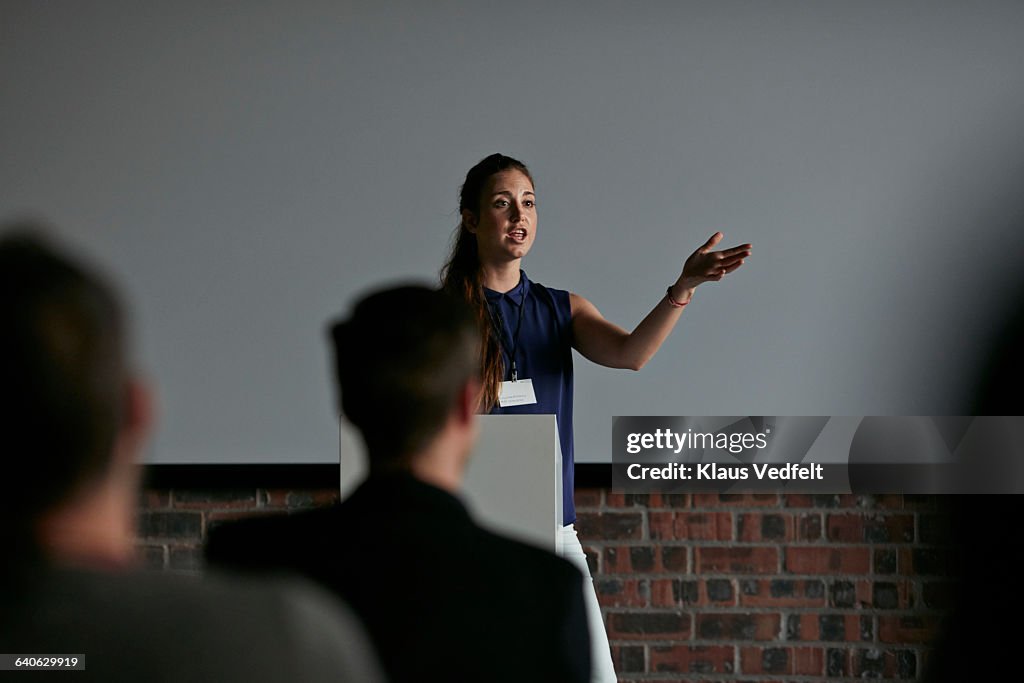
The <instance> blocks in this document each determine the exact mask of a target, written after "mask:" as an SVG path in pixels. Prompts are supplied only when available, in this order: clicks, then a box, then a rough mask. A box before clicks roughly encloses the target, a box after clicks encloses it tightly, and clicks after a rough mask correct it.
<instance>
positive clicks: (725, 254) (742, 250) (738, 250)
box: [715, 244, 751, 258]
mask: <svg viewBox="0 0 1024 683" xmlns="http://www.w3.org/2000/svg"><path fill="white" fill-rule="evenodd" d="M750 250H751V245H749V244H741V245H739V246H738V247H733V248H732V249H723V250H722V251H716V252H715V255H720V256H721V258H729V257H731V256H737V255H739V254H750Z"/></svg>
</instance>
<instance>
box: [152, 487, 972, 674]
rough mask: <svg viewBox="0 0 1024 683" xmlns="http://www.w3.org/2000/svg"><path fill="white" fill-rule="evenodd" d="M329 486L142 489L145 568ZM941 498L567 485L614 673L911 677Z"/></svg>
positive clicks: (946, 602) (300, 503) (937, 565)
mask: <svg viewBox="0 0 1024 683" xmlns="http://www.w3.org/2000/svg"><path fill="white" fill-rule="evenodd" d="M336 498H337V496H336V494H335V493H334V492H333V491H284V490H263V489H260V490H243V491H196V490H173V491H155V490H151V491H148V492H146V494H145V495H144V496H143V500H142V505H141V509H140V520H139V522H140V539H139V547H140V551H141V552H142V554H143V556H144V558H145V561H146V563H147V564H148V565H149V566H151V567H157V568H165V569H169V570H174V571H189V572H196V571H201V568H202V566H201V565H202V563H201V544H202V540H203V538H204V536H205V534H206V531H207V529H209V528H210V527H211V526H212V525H215V524H218V523H220V522H221V521H223V520H225V519H231V518H236V517H239V516H243V515H249V514H258V513H266V512H273V511H284V510H287V509H294V508H301V507H307V506H310V505H323V504H327V503H329V502H331V501H333V500H336ZM940 503H941V500H940V499H937V498H935V497H926V496H844V495H815V496H811V495H775V494H767V495H752V494H751V495H732V496H730V495H717V494H711V495H702V494H695V495H658V494H650V495H636V494H625V495H623V494H613V493H611V492H610V491H608V490H602V489H583V490H580V491H578V492H577V496H576V505H577V510H578V514H579V519H578V522H577V528H578V530H579V533H580V537H581V540H582V541H583V544H584V547H585V549H586V550H587V554H588V556H589V559H590V564H591V569H592V571H593V573H594V579H595V583H596V587H597V591H598V596H599V598H600V600H601V603H602V605H603V607H604V612H605V623H606V626H607V628H608V633H609V637H610V639H611V642H612V646H613V654H614V658H615V663H616V669H617V670H618V672H619V675H620V680H621V681H637V682H639V681H647V682H650V681H682V680H685V681H703V680H706V681H716V680H717V681H722V680H730V681H737V680H741V681H782V680H803V681H808V680H841V679H843V678H849V679H851V680H852V679H862V678H888V679H903V680H920V678H921V674H922V672H923V669H924V666H925V665H926V662H927V658H928V653H929V647H930V643H931V642H932V641H933V640H934V638H935V636H936V634H937V633H938V630H939V626H940V621H941V619H942V617H943V616H944V614H945V613H946V611H947V610H948V608H949V607H950V601H951V599H952V594H953V591H952V587H953V580H952V574H953V561H954V556H953V553H952V547H951V544H950V538H949V534H948V531H947V524H946V517H945V515H944V513H943V512H942V510H941V507H940Z"/></svg>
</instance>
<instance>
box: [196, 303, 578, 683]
mask: <svg viewBox="0 0 1024 683" xmlns="http://www.w3.org/2000/svg"><path fill="white" fill-rule="evenodd" d="M331 340H332V342H333V347H334V357H335V366H336V370H337V380H338V385H339V387H340V391H341V405H342V409H343V411H344V413H345V415H346V416H347V417H348V419H349V420H350V421H351V422H352V423H353V424H354V425H355V426H356V428H357V429H358V430H359V432H360V433H361V435H362V437H363V439H364V441H365V443H366V448H367V453H368V458H369V476H368V478H367V479H366V481H365V482H363V483H362V485H361V486H359V488H358V489H357V490H356V491H355V492H354V493H353V494H352V495H351V496H350V497H348V498H347V499H346V500H344V501H343V502H342V503H340V504H339V505H337V506H335V507H333V508H325V509H319V510H313V511H308V512H304V513H300V514H296V515H292V516H289V517H274V518H263V519H250V520H243V521H241V522H237V523H235V524H229V525H223V526H221V527H218V528H217V529H215V530H214V531H213V533H212V534H211V538H210V543H209V546H208V558H210V559H211V560H212V561H214V562H218V561H219V562H224V563H228V564H231V565H232V566H235V567H249V568H252V567H260V568H263V569H282V568H288V569H296V570H299V571H301V572H303V573H305V574H307V575H309V576H311V577H313V578H315V579H317V580H319V581H321V582H323V583H324V584H325V585H328V586H330V587H331V588H333V589H334V590H335V591H337V592H338V594H340V595H341V596H343V597H344V598H345V599H346V601H348V602H349V604H351V605H352V606H353V608H354V609H355V610H356V611H357V612H358V614H359V615H360V616H361V617H362V618H363V619H364V621H365V622H366V624H367V627H368V629H369V631H370V634H371V636H372V638H373V640H374V643H375V645H376V646H377V649H378V651H379V652H380V654H381V657H382V660H383V663H384V667H385V669H386V670H387V672H388V674H389V675H391V677H392V679H393V680H394V681H398V682H405V681H448V682H453V683H454V682H461V681H465V682H468V681H472V682H473V683H478V682H479V681H489V682H495V681H534V682H537V681H552V682H554V681H558V682H559V683H568V682H573V681H580V682H583V681H587V680H588V679H589V672H590V652H589V634H588V632H587V622H586V615H585V607H584V602H583V583H582V581H583V579H582V575H581V573H580V572H579V570H577V569H576V568H575V567H573V566H572V565H571V564H570V563H569V562H568V561H566V560H564V559H562V558H559V557H557V556H555V555H554V554H552V553H549V552H546V551H544V550H541V549H539V548H535V547H532V546H529V545H525V544H522V543H519V542H517V541H513V540H510V539H507V538H503V537H501V536H498V535H495V534H493V533H490V532H488V531H485V530H484V529H482V528H480V527H479V526H477V525H476V524H475V523H474V521H473V519H472V518H471V516H470V514H469V512H468V511H467V509H466V507H465V505H464V504H463V503H462V501H461V500H460V499H459V497H458V492H459V489H460V487H461V484H462V479H463V472H464V470H465V468H466V465H467V462H468V459H469V457H470V451H471V449H472V447H473V444H474V441H475V439H476V435H477V416H476V407H477V405H478V396H479V392H480V378H479V374H480V370H479V367H480V360H479V359H480V339H479V333H478V331H477V326H476V323H475V320H474V319H473V317H472V314H471V312H470V311H469V310H468V308H467V307H466V305H465V304H464V303H462V302H461V301H457V300H455V299H453V298H450V297H449V296H448V295H447V294H444V293H442V292H438V291H434V290H431V289H427V288H423V287H411V286H410V287H401V288H396V289H390V290H386V291H381V292H378V293H375V294H373V295H371V296H368V297H367V298H365V299H363V300H362V301H360V302H359V303H358V304H357V305H356V307H355V310H354V312H353V314H352V317H351V318H350V319H348V320H347V321H345V322H342V323H339V324H336V325H334V326H333V327H332V328H331Z"/></svg>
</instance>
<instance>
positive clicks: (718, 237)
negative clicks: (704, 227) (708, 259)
mask: <svg viewBox="0 0 1024 683" xmlns="http://www.w3.org/2000/svg"><path fill="white" fill-rule="evenodd" d="M721 241H722V233H721V232H716V233H715V234H714V235H712V236H711V237H709V238H708V241H707V242H705V243H704V246H702V247H701V248H700V251H702V252H704V253H707V252H709V251H711V250H712V249H714V248H715V245H716V244H718V243H719V242H721Z"/></svg>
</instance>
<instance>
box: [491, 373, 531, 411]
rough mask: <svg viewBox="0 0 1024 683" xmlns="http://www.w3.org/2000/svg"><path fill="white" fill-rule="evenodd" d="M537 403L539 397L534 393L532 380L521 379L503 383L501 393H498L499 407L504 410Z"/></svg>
mask: <svg viewBox="0 0 1024 683" xmlns="http://www.w3.org/2000/svg"><path fill="white" fill-rule="evenodd" d="M536 402H537V395H536V394H535V393H533V380H532V379H520V380H516V381H515V382H502V383H501V391H500V392H499V393H498V405H499V406H501V407H502V408H508V407H509V406H526V405H530V404H531V403H536Z"/></svg>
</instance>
